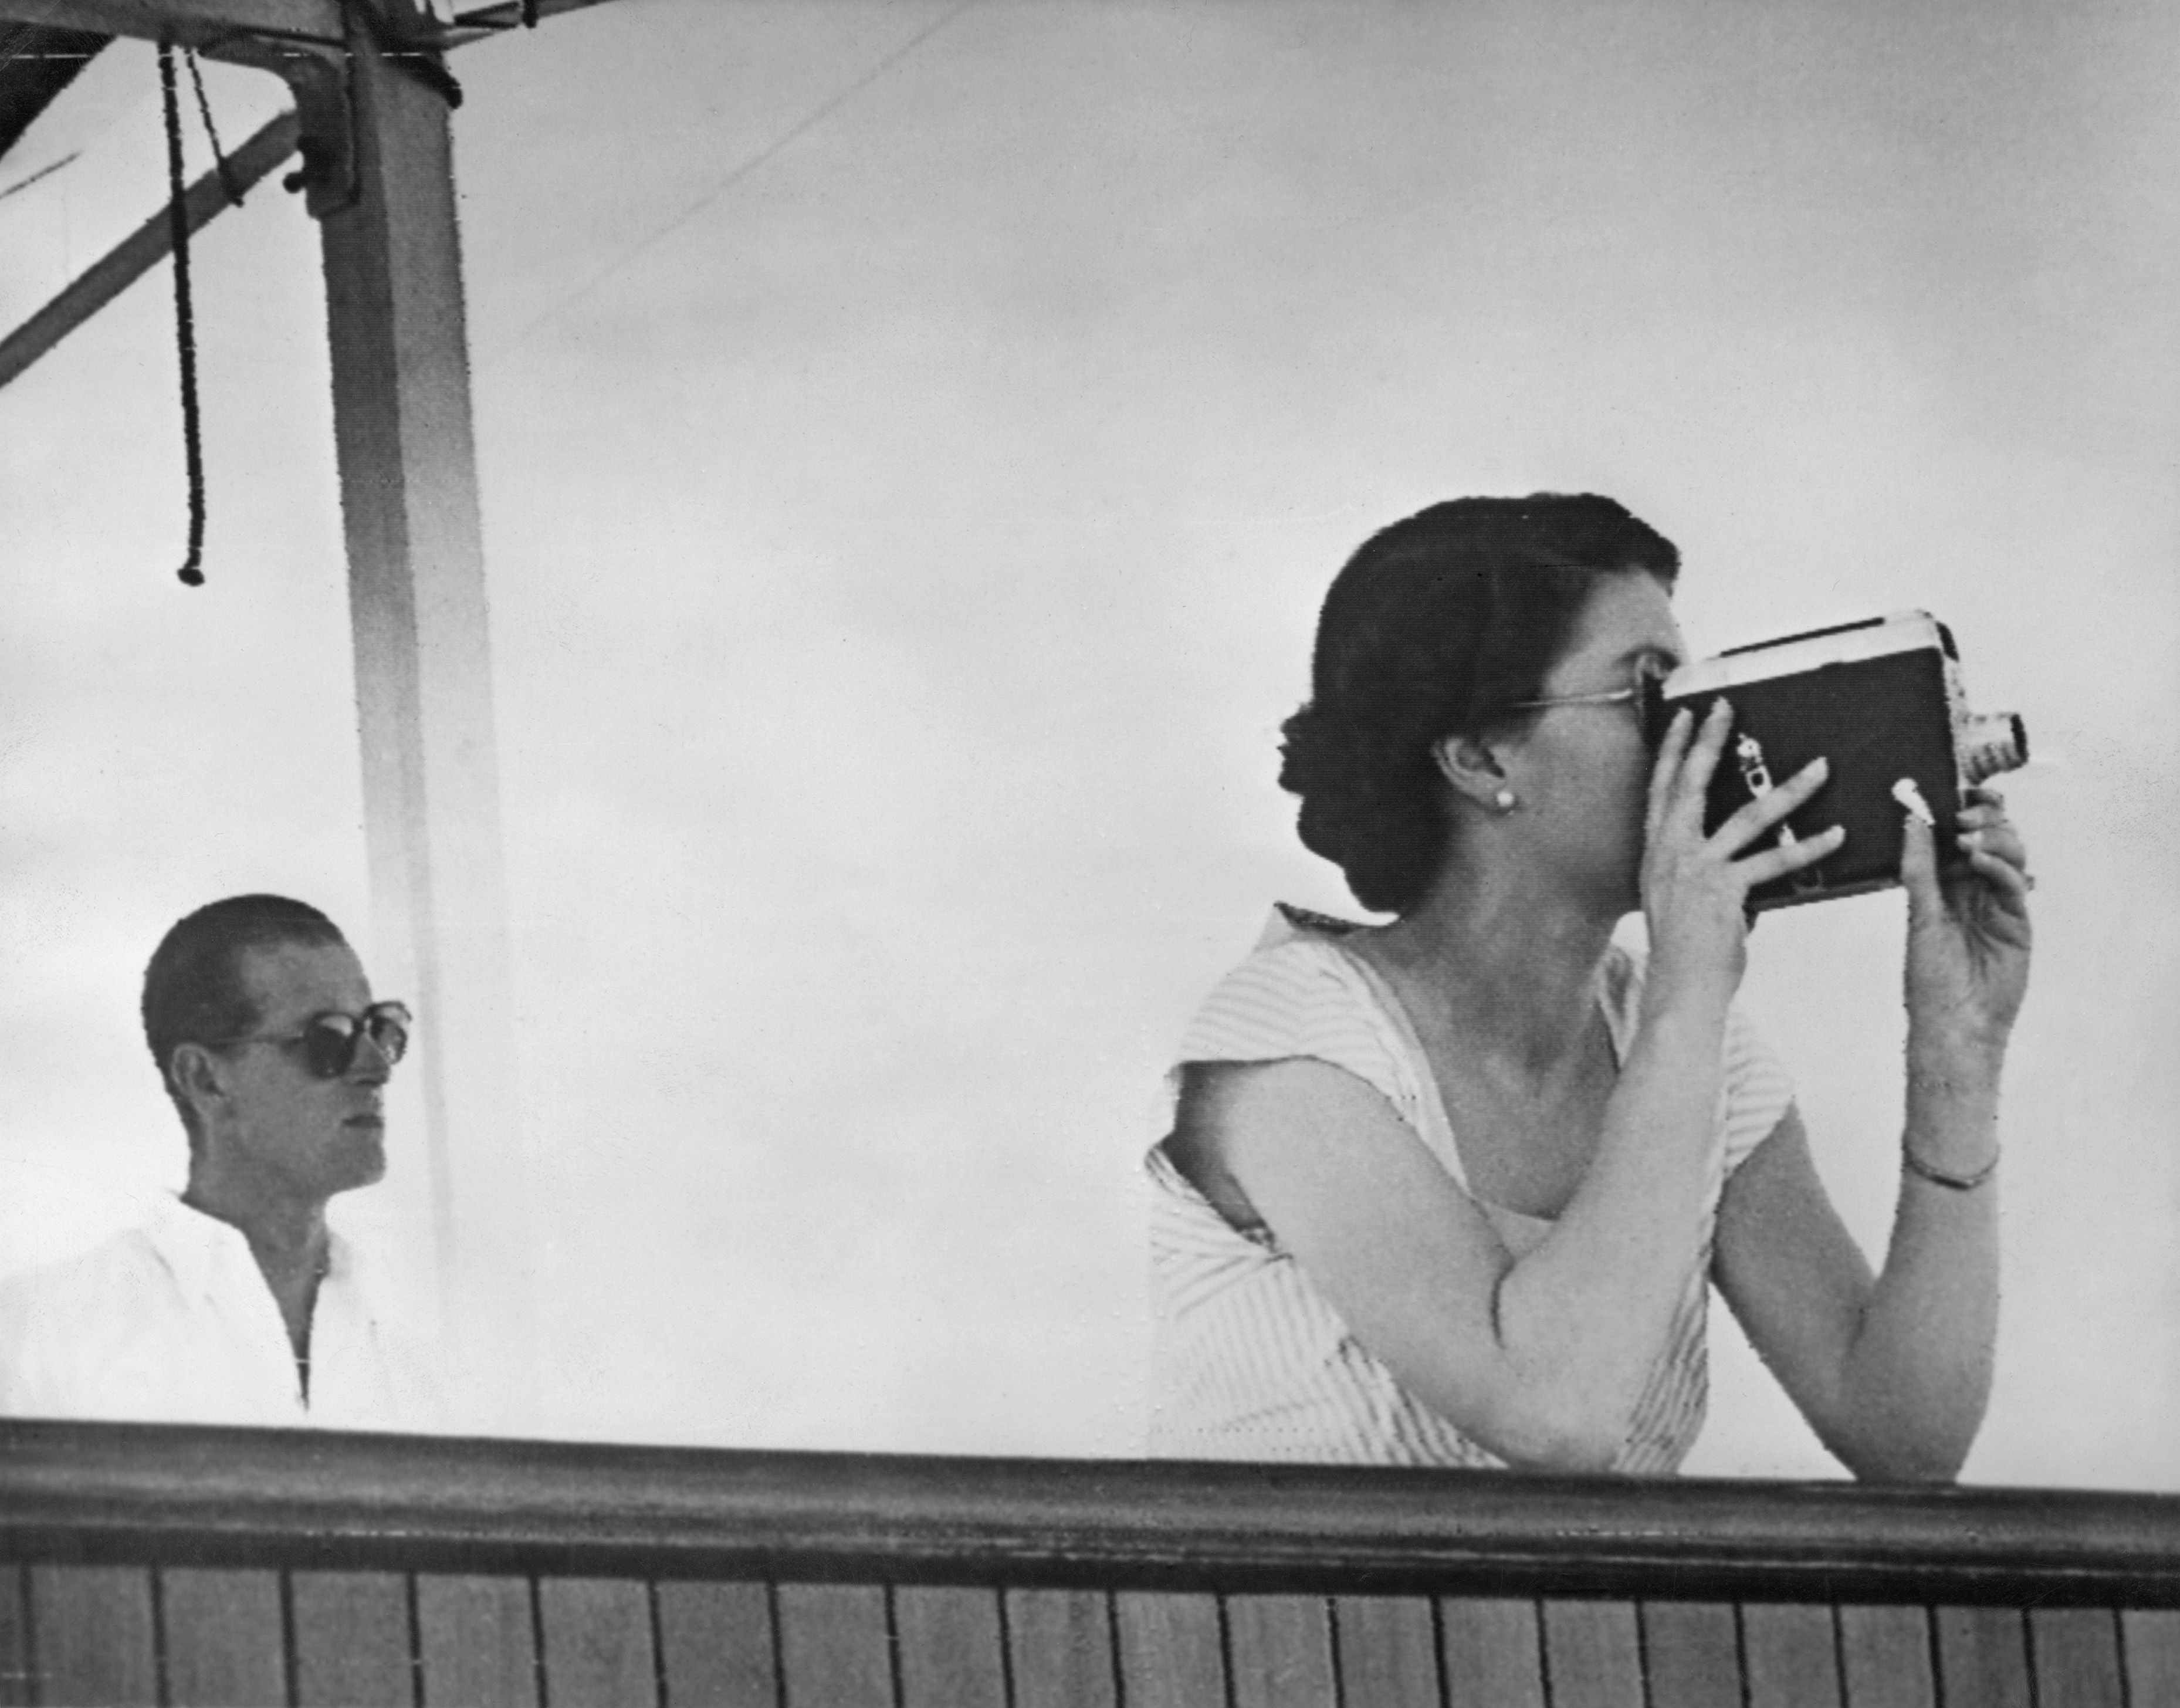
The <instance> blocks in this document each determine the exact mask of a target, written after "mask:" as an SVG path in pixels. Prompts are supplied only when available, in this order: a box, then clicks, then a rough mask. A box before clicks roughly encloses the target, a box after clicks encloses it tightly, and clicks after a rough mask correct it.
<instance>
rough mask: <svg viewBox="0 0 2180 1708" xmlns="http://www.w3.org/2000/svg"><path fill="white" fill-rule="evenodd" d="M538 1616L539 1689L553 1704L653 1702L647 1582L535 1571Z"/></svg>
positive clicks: (626, 1707)
mask: <svg viewBox="0 0 2180 1708" xmlns="http://www.w3.org/2000/svg"><path fill="white" fill-rule="evenodd" d="M537 1624H538V1633H537V1635H538V1653H539V1658H540V1660H541V1661H542V1666H543V1671H544V1675H545V1687H544V1689H543V1691H542V1694H543V1696H544V1699H545V1700H546V1701H548V1703H550V1704H551V1705H552V1708H658V1654H657V1652H656V1650H654V1648H653V1646H652V1620H651V1586H650V1585H649V1584H647V1583H643V1582H641V1581H640V1580H636V1579H626V1578H621V1579H612V1578H545V1579H540V1580H539V1582H538V1584H537Z"/></svg>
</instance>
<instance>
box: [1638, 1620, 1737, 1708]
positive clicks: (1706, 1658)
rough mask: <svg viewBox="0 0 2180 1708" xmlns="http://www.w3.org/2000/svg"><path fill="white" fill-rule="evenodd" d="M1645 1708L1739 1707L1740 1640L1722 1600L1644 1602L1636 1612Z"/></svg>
mask: <svg viewBox="0 0 2180 1708" xmlns="http://www.w3.org/2000/svg"><path fill="white" fill-rule="evenodd" d="M1637 1617H1638V1618H1639V1619H1640V1621H1641V1623H1642V1627H1643V1663H1644V1666H1645V1667H1647V1669H1648V1671H1649V1681H1650V1708H1742V1696H1741V1639H1740V1636H1739V1634H1737V1632H1736V1631H1735V1629H1734V1621H1733V1607H1732V1605H1731V1603H1730V1602H1724V1601H1645V1602H1643V1604H1642V1606H1640V1607H1639V1608H1638V1610H1637Z"/></svg>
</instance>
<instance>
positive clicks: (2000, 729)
mask: <svg viewBox="0 0 2180 1708" xmlns="http://www.w3.org/2000/svg"><path fill="white" fill-rule="evenodd" d="M1954 745H1955V747H1956V750H1957V752H1958V753H1959V755H1960V765H1961V777H1962V780H1963V781H1965V782H1967V783H1969V784H1971V785H1973V784H1976V783H1980V782H1982V781H1983V780H1984V779H1985V778H1986V777H1996V775H1997V774H1999V773H2000V772H2001V771H2018V770H2019V769H2021V768H2022V767H2023V765H2025V764H2027V763H2029V730H2028V728H2027V726H2026V725H2023V723H2022V721H2021V719H2020V716H2019V714H2017V713H2013V712H1987V713H1985V714H1984V715H1983V716H1981V717H1977V718H1964V719H1962V720H1961V725H1960V729H1959V732H1958V735H1957V739H1956V741H1955V743H1954Z"/></svg>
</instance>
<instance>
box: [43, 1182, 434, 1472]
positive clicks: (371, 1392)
mask: <svg viewBox="0 0 2180 1708" xmlns="http://www.w3.org/2000/svg"><path fill="white" fill-rule="evenodd" d="M310 1359H311V1380H310V1392H309V1396H308V1397H307V1399H306V1397H305V1395H304V1391H303V1384H302V1380H301V1376H300V1373H299V1372H298V1370H297V1369H296V1366H295V1352H294V1349H293V1348H292V1347H291V1346H290V1345H289V1340H288V1330H287V1325H285V1324H284V1322H283V1321H282V1320H281V1317H280V1308H279V1306H278V1303H275V1301H274V1299H273V1298H272V1289H271V1287H268V1286H267V1284H266V1281H265V1276H264V1274H263V1272H262V1271H261V1270H259V1268H258V1267H257V1260H256V1258H255V1257H253V1256H251V1254H250V1242H249V1241H247V1240H246V1239H245V1238H244V1237H243V1236H242V1233H241V1231H239V1229H236V1228H234V1227H231V1226H228V1224H227V1223H225V1222H223V1221H220V1220H217V1219H216V1218H215V1217H212V1216H208V1215H203V1214H202V1213H201V1212H199V1211H197V1210H194V1209H190V1207H189V1206H188V1205H186V1204H183V1203H182V1202H181V1200H180V1199H179V1198H174V1197H162V1198H161V1199H160V1200H158V1202H157V1204H155V1206H154V1207H153V1209H152V1211H151V1214H150V1215H147V1216H146V1218H145V1220H143V1221H142V1222H141V1223H140V1224H139V1225H138V1226H135V1227H133V1228H130V1229H128V1230H126V1231H124V1232H121V1233H118V1234H116V1235H114V1236H113V1237H112V1238H110V1239H108V1240H107V1241H106V1242H104V1243H102V1244H101V1245H99V1246H96V1247H95V1248H92V1249H91V1251H89V1252H86V1253H84V1254H83V1255H82V1256H80V1257H78V1258H74V1259H69V1261H67V1262H64V1263H60V1264H53V1265H51V1266H50V1267H47V1268H45V1269H41V1270H32V1271H30V1272H29V1273H27V1274H25V1275H18V1276H15V1277H14V1278H12V1279H11V1280H9V1281H7V1282H6V1283H4V1284H0V1416H8V1417H26V1418H90V1419H107V1420H113V1421H128V1422H140V1423H177V1424H184V1423H186V1424H255V1425H260V1426H264V1427H270V1428H284V1429H296V1428H305V1427H317V1428H320V1429H335V1430H431V1429H433V1428H435V1427H441V1426H442V1425H441V1424H440V1406H439V1403H438V1396H437V1395H436V1394H435V1393H434V1392H433V1391H432V1385H431V1384H430V1383H429V1381H428V1380H427V1379H426V1378H425V1377H424V1375H423V1374H422V1372H421V1370H420V1369H418V1368H417V1366H416V1363H415V1362H414V1361H413V1359H412V1358H410V1356H408V1355H407V1354H406V1353H405V1352H403V1351H401V1350H398V1349H397V1348H396V1347H394V1345H393V1344H391V1342H390V1341H389V1338H388V1336H387V1335H386V1333H385V1332H384V1331H383V1329H382V1328H381V1327H380V1325H379V1323H378V1320H377V1317H376V1316H375V1315H374V1314H373V1313H372V1309H371V1305H370V1302H369V1300H368V1298H367V1297H366V1292H365V1289H364V1287H363V1284H362V1282H361V1278H360V1276H359V1275H358V1273H357V1264H356V1257H355V1251H354V1249H353V1248H351V1247H350V1245H349V1244H348V1243H347V1242H346V1241H344V1240H343V1239H342V1238H341V1237H340V1236H339V1234H333V1235H332V1237H331V1244H330V1248H329V1250H328V1264H327V1269H326V1274H325V1278H324V1279H323V1280H322V1281H321V1282H320V1283H319V1284H318V1297H317V1306H316V1308H315V1309H314V1311H313V1313H312V1315H311V1340H310Z"/></svg>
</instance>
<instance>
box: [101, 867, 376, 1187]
mask: <svg viewBox="0 0 2180 1708" xmlns="http://www.w3.org/2000/svg"><path fill="white" fill-rule="evenodd" d="M344 940H345V939H344V938H343V937H342V936H341V934H340V928H339V926H337V925H335V924H334V923H333V921H332V920H330V919H328V918H327V917H326V916H325V915H324V914H322V913H321V912H318V910H317V908H315V907H313V906H311V905H310V904H309V903H308V902H304V901H290V900H289V899H288V898H287V897H286V896H284V895H230V896H228V898H227V899H226V900H225V901H214V902H212V903H211V904H210V905H209V906H204V907H200V908H198V909H197V911H196V912H194V913H192V914H190V916H189V917H187V918H185V919H183V920H181V921H179V923H176V924H175V926H174V927H173V929H172V930H170V931H168V933H167V934H166V935H165V936H164V937H163V938H162V939H160V941H159V946H158V947H157V949H155V950H152V951H151V964H150V965H149V966H147V967H146V968H145V969H144V1000H143V1010H142V1011H143V1017H144V1042H145V1043H146V1044H149V1045H150V1046H151V1060H152V1061H155V1062H157V1064H158V1065H159V1077H160V1078H161V1080H162V1081H163V1082H164V1083H165V1084H166V1088H167V1095H168V1097H170V1098H172V1099H173V1102H174V1107H175V1108H176V1109H177V1110H179V1111H180V1113H181V1117H182V1125H183V1127H184V1128H185V1129H187V1131H188V1132H189V1135H190V1149H191V1150H193V1151H194V1150H195V1148H196V1145H197V1143H198V1139H199V1138H200V1135H199V1133H198V1132H197V1127H196V1115H195V1111H194V1110H191V1109H190V1105H189V1101H188V1099H186V1098H184V1097H183V1095H182V1094H181V1091H180V1088H179V1087H177V1086H176V1085H175V1083H174V1078H173V1064H174V1050H175V1046H176V1045H178V1044H202V1043H206V1042H207V1041H209V1040H211V1039H221V1038H239V1037H241V1036H243V1035H244V1034H245V1033H248V1032H250V1031H253V1030H254V1029H255V1028H256V1025H257V1022H258V1021H259V1020H260V1019H261V1018H262V1017H261V1015H260V1014H259V1013H258V1011H257V1004H256V1000H255V999H254V998H253V997H252V996H251V995H250V991H249V989H248V988H247V987H246V986H245V984H244V983H243V982H242V957H243V955H244V954H245V951H247V950H252V949H271V948H277V947H278V946H279V945H282V944H284V943H301V944H307V945H322V944H331V943H340V942H343V941H344Z"/></svg>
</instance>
